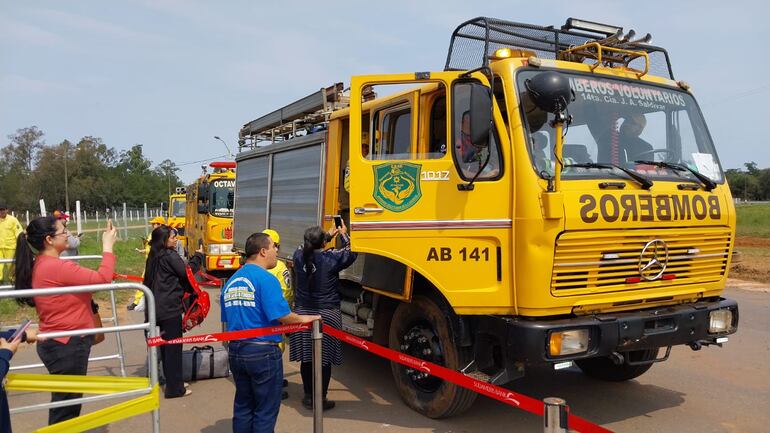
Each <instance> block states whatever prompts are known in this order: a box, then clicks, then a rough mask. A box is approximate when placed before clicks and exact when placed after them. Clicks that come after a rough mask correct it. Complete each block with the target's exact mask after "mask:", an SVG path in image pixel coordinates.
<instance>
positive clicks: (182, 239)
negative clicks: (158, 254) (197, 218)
mask: <svg viewBox="0 0 770 433" xmlns="http://www.w3.org/2000/svg"><path fill="white" fill-rule="evenodd" d="M186 195H187V194H186V191H185V189H184V188H176V190H175V191H174V194H171V195H170V196H169V197H168V218H167V219H166V221H167V224H168V226H169V227H171V228H173V229H175V230H176V232H177V236H176V238H177V240H178V244H177V250H179V251H185V250H186V249H187V237H186V236H185V210H186V206H187V203H186V199H185V197H186Z"/></svg>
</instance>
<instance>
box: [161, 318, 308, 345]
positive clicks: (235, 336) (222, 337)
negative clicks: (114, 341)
mask: <svg viewBox="0 0 770 433" xmlns="http://www.w3.org/2000/svg"><path fill="white" fill-rule="evenodd" d="M310 326H311V325H310V323H292V324H290V325H279V326H269V327H267V328H255V329H244V330H242V331H231V332H220V333H217V334H201V335H190V336H188V337H179V338H174V339H173V340H164V339H163V338H162V337H152V338H148V339H147V345H148V346H150V347H155V346H161V345H164V344H200V343H216V342H218V341H232V340H244V339H247V338H256V337H266V336H268V335H277V334H290V333H292V332H299V331H305V330H308V329H310Z"/></svg>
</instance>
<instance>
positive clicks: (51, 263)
mask: <svg viewBox="0 0 770 433" xmlns="http://www.w3.org/2000/svg"><path fill="white" fill-rule="evenodd" d="M67 235H68V232H67V229H66V228H65V227H64V225H63V224H62V222H61V221H59V220H57V219H56V218H55V217H53V216H49V217H40V218H36V219H34V220H33V221H32V222H30V223H29V225H28V226H27V230H26V233H22V234H20V235H19V238H18V240H17V242H16V266H15V277H16V279H15V288H16V289H17V290H24V289H30V288H35V289H43V288H51V287H67V286H82V285H88V284H105V283H110V282H112V275H113V273H114V271H115V256H114V255H113V254H112V248H113V245H115V241H116V240H117V237H118V232H117V230H116V229H115V228H114V227H112V221H111V220H108V221H107V230H106V231H105V232H104V236H102V249H103V251H104V253H103V256H102V263H101V265H100V266H99V269H98V270H97V271H93V270H91V269H87V268H84V267H81V266H79V265H78V264H77V263H75V262H73V261H71V260H62V259H60V258H59V255H60V254H61V253H62V251H64V250H65V249H67ZM19 302H20V303H25V304H27V305H30V306H34V307H35V309H36V310H37V315H38V317H39V319H40V329H39V331H40V332H41V333H45V332H58V331H71V330H76V329H87V328H93V327H94V319H93V315H94V309H93V308H94V305H96V304H94V303H93V301H92V299H91V294H90V293H78V294H74V293H73V294H66V295H52V296H36V297H35V298H34V299H28V298H25V299H19ZM93 341H94V336H93V335H87V336H75V337H64V338H54V339H52V340H46V341H42V342H39V343H38V345H37V353H38V355H39V356H40V359H41V360H42V361H43V364H45V366H46V368H47V369H48V373H50V374H75V375H85V374H86V372H87V370H88V356H89V355H90V353H91V345H92V344H93ZM79 397H82V394H73V393H58V392H55V393H53V396H52V398H51V401H52V402H55V401H61V400H69V399H73V398H79ZM79 415H80V405H73V406H65V407H60V408H55V409H51V410H50V411H49V413H48V424H49V425H50V424H55V423H58V422H61V421H65V420H68V419H71V418H75V417H77V416H79Z"/></svg>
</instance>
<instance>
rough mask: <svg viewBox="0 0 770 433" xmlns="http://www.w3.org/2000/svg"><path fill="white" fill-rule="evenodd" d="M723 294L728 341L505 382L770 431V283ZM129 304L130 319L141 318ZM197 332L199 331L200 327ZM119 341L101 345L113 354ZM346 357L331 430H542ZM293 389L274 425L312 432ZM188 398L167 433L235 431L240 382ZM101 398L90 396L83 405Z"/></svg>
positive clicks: (607, 406)
mask: <svg viewBox="0 0 770 433" xmlns="http://www.w3.org/2000/svg"><path fill="white" fill-rule="evenodd" d="M744 287H746V288H744V289H731V290H728V291H727V292H726V294H725V296H727V297H731V298H735V299H737V300H738V302H739V306H740V312H741V316H740V326H739V331H738V333H737V334H735V335H733V336H732V337H731V338H730V341H729V342H728V343H727V344H726V345H725V347H724V348H721V349H720V348H704V349H702V350H701V351H699V352H693V351H692V350H690V349H689V348H686V347H679V348H675V349H673V350H672V353H671V357H670V359H669V360H668V361H667V362H665V363H662V364H658V365H655V366H653V368H652V369H651V370H650V371H649V372H647V373H646V374H645V375H643V376H641V377H640V378H638V379H636V380H632V381H629V382H625V383H605V382H600V381H596V380H592V379H590V378H588V377H586V376H584V375H582V374H581V373H580V371H579V370H577V369H568V370H562V371H559V372H554V371H530V372H529V375H528V376H527V377H525V378H524V379H521V380H519V381H516V382H514V383H513V384H511V385H510V386H509V387H510V388H511V389H512V390H515V391H517V392H520V393H523V394H527V395H530V396H532V397H535V398H544V397H549V396H557V397H562V398H564V399H566V400H567V402H568V403H569V404H570V406H571V410H572V412H573V413H575V414H576V415H579V416H582V417H584V418H586V419H588V420H590V421H592V422H595V423H598V424H601V425H602V426H604V427H606V428H609V429H611V430H613V431H615V432H629V433H631V432H681V433H711V432H714V433H716V432H730V433H732V432H741V433H766V432H768V431H770V334H768V331H770V287H761V286H756V285H746V286H744ZM139 317H140V316H139V313H130V314H129V316H128V318H129V319H130V320H139ZM209 317H210V320H209V321H208V322H207V323H206V324H205V330H206V331H215V330H218V326H219V324H218V323H217V321H216V319H217V318H218V306H216V305H212V311H211V313H210V316H209ZM196 333H197V332H196ZM126 340H127V341H126V343H127V347H128V348H129V349H128V350H129V355H128V357H129V372H131V373H132V374H138V373H139V372H140V371H141V370H142V368H141V367H140V366H141V365H142V363H143V361H144V356H145V355H144V351H143V349H142V339H141V337H140V336H139V335H136V334H134V335H128V336H126ZM112 349H114V343H113V342H112V341H111V340H109V339H108V340H107V341H106V342H105V343H102V344H101V345H99V346H97V348H96V349H95V351H96V354H97V355H99V354H107V353H109V351H110V350H112ZM344 360H345V363H344V365H343V366H341V367H339V368H335V369H334V371H333V373H332V376H333V378H332V385H331V390H330V398H331V399H333V400H336V401H337V407H336V408H335V409H333V410H331V411H328V412H327V413H326V414H325V420H324V427H325V431H326V432H331V433H336V432H344V433H353V432H372V433H373V432H393V433H396V432H415V433H417V432H419V433H428V432H431V433H433V432H436V433H438V432H447V433H449V432H454V433H461V432H474V433H478V432H484V433H486V432H489V433H492V432H495V433H497V432H541V431H542V419H541V418H539V417H536V416H534V415H530V414H528V413H525V412H522V411H519V410H516V409H513V408H511V407H509V406H505V405H503V404H501V403H498V402H496V401H493V400H490V399H487V398H484V397H480V398H479V399H478V400H477V401H476V403H475V405H474V406H473V407H472V408H471V410H470V411H468V412H467V413H465V414H463V415H461V416H457V417H454V418H451V419H446V420H431V419H428V418H425V417H423V416H421V415H419V414H417V413H415V412H413V411H411V410H410V409H408V408H407V407H406V406H405V405H404V404H403V403H402V402H401V400H400V398H399V397H398V394H397V393H396V390H395V387H394V385H393V382H392V380H391V376H390V368H389V366H388V363H387V362H385V361H383V360H382V359H380V358H377V357H375V356H374V355H370V354H368V353H365V352H362V351H360V350H358V349H355V348H352V347H346V348H345V351H344ZM30 361H34V362H37V356H36V354H35V351H34V350H33V348H27V349H25V350H23V351H20V353H19V354H18V355H17V356H16V357H15V358H14V360H13V363H14V364H17V365H18V364H20V363H27V362H30ZM116 366H117V362H115V361H106V362H101V363H95V364H94V366H93V367H92V369H91V371H90V372H89V374H94V375H99V374H118V373H119V371H118V369H117V368H116ZM285 371H286V377H287V379H288V380H289V382H290V384H289V388H288V390H289V393H290V398H289V399H288V400H286V401H284V403H283V406H282V407H281V412H280V415H279V418H278V425H277V427H276V432H279V433H289V432H291V433H295V432H310V431H312V416H311V412H310V411H307V410H305V409H304V408H302V406H301V404H300V398H301V395H302V388H301V381H300V378H299V371H298V365H297V364H295V363H289V362H285ZM191 389H192V390H193V394H192V395H191V396H189V397H185V398H180V399H173V400H161V427H162V431H163V432H166V433H176V432H197V431H200V432H203V433H226V432H230V431H231V430H230V420H231V416H232V398H233V394H234V387H233V384H232V382H231V381H230V380H229V379H216V380H208V381H200V382H197V383H194V384H193V385H192V388H191ZM46 400H47V395H45V394H39V393H38V394H33V393H13V394H12V395H11V396H10V404H11V407H16V406H20V405H24V404H29V403H34V402H43V401H46ZM101 406H103V405H97V404H92V405H89V406H87V407H86V410H87V411H90V410H93V409H95V408H98V407H101ZM45 420H46V414H45V413H44V412H35V413H31V414H23V415H14V416H13V417H12V422H13V428H14V431H16V432H28V431H31V430H33V429H34V428H37V427H41V426H43V425H45ZM149 429H150V417H149V416H148V415H142V416H139V417H136V418H132V419H129V420H125V421H121V422H118V423H115V424H113V425H111V426H110V427H109V431H110V432H115V433H118V432H126V433H129V432H130V433H134V432H140V431H150V430H149Z"/></svg>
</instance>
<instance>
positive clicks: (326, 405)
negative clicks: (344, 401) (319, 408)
mask: <svg viewBox="0 0 770 433" xmlns="http://www.w3.org/2000/svg"><path fill="white" fill-rule="evenodd" d="M334 406H337V403H335V402H334V401H333V400H327V399H324V403H323V408H324V410H329V409H334Z"/></svg>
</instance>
